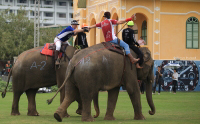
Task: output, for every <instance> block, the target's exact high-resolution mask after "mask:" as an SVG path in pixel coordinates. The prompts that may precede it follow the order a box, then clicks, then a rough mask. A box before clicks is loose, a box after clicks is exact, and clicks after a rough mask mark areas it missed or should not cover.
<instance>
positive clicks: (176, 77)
mask: <svg viewBox="0 0 200 124" xmlns="http://www.w3.org/2000/svg"><path fill="white" fill-rule="evenodd" d="M172 79H173V88H172V90H173V93H174V94H176V87H177V82H178V73H177V70H176V69H174V73H173V75H172Z"/></svg>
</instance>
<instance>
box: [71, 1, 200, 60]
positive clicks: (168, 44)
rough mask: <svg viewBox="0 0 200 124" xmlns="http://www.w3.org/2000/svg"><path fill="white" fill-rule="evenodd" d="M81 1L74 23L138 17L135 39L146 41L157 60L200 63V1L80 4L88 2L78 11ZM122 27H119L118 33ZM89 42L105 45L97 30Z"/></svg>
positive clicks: (92, 32) (90, 33) (91, 32)
mask: <svg viewBox="0 0 200 124" xmlns="http://www.w3.org/2000/svg"><path fill="white" fill-rule="evenodd" d="M78 1H79V0H73V2H74V19H78V20H80V23H81V24H82V23H87V24H88V25H90V26H91V25H94V24H96V23H99V22H101V21H102V20H103V14H104V12H105V11H110V12H111V18H112V19H116V20H121V19H126V18H129V17H131V15H133V14H136V19H135V20H134V23H135V26H134V29H135V30H137V31H138V34H136V39H137V40H138V38H139V37H140V36H143V37H144V39H145V40H146V42H147V45H146V47H148V48H149V49H150V50H151V52H152V56H153V59H154V60H174V59H176V58H180V59H181V60H200V54H199V53H200V38H199V36H200V24H199V22H200V0H81V1H82V2H83V1H86V8H78V6H77V5H78ZM79 2H80V1H79ZM122 27H123V25H118V26H117V27H116V32H118V31H119V30H120V29H121V28H122ZM125 28H126V26H125ZM121 32H122V31H121ZM121 32H119V34H118V37H119V38H120V39H121ZM87 38H88V42H89V46H92V45H95V44H98V43H100V42H103V41H104V37H103V34H102V31H101V29H97V28H96V29H92V30H91V31H90V32H89V33H88V35H87Z"/></svg>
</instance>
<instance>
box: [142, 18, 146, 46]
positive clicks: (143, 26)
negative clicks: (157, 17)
mask: <svg viewBox="0 0 200 124" xmlns="http://www.w3.org/2000/svg"><path fill="white" fill-rule="evenodd" d="M142 38H143V40H144V41H146V43H147V21H145V20H144V21H143V23H142Z"/></svg>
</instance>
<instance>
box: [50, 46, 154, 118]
mask: <svg viewBox="0 0 200 124" xmlns="http://www.w3.org/2000/svg"><path fill="white" fill-rule="evenodd" d="M141 50H142V51H143V53H144V56H145V58H146V59H145V63H144V65H143V68H142V69H137V68H136V66H135V64H131V63H130V60H129V59H128V57H126V58H125V60H124V58H123V56H122V55H119V54H118V53H116V52H111V51H109V50H108V49H106V48H105V47H104V46H103V45H102V44H101V43H100V44H97V45H94V46H92V47H89V48H87V49H84V50H82V52H78V53H76V54H75V55H74V56H73V58H72V59H71V60H70V63H69V65H68V67H67V72H66V78H65V80H64V83H63V84H62V86H61V87H60V88H59V89H58V91H57V92H56V94H55V96H56V95H57V93H58V92H59V90H61V89H62V87H64V86H65V98H64V101H63V102H62V103H61V105H60V107H59V108H58V109H57V110H56V112H55V113H54V118H55V119H56V120H57V121H59V122H61V121H62V118H63V117H64V113H65V110H66V108H68V107H69V105H70V104H71V103H72V102H73V101H75V100H76V96H77V94H79V95H80V97H81V100H82V121H94V118H93V117H92V116H91V101H92V99H94V98H95V99H96V97H97V95H96V94H98V92H99V91H100V90H107V91H108V103H107V104H108V105H107V112H106V115H105V117H104V119H105V120H115V118H114V116H113V113H114V109H115V106H116V102H117V99H118V93H119V88H120V86H121V85H122V84H124V85H125V87H126V89H127V92H128V94H129V97H130V100H131V102H132V105H133V108H134V119H136V120H143V119H145V117H144V116H143V114H142V108H141V100H140V90H139V85H138V82H137V80H138V79H140V80H146V82H147V85H146V97H147V101H148V104H149V106H150V108H151V111H149V114H151V115H153V114H155V106H154V103H153V100H152V83H153V80H154V78H153V66H154V62H153V59H152V58H151V56H150V51H149V50H148V49H147V48H141ZM131 54H132V55H133V56H134V57H135V58H136V54H135V53H134V52H133V51H132V50H131ZM147 58H148V59H147ZM123 60H124V61H123ZM124 62H125V65H126V66H125V71H124V72H123V70H124ZM122 75H123V76H122ZM77 77H78V78H77ZM121 81H122V82H121ZM55 96H54V97H53V98H55ZM53 98H52V99H51V100H50V101H51V102H52V101H53ZM95 104H96V103H95Z"/></svg>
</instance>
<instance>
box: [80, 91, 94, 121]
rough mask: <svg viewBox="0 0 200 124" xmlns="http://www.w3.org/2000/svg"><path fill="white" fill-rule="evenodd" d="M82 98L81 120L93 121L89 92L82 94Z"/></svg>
mask: <svg viewBox="0 0 200 124" xmlns="http://www.w3.org/2000/svg"><path fill="white" fill-rule="evenodd" d="M81 98H82V103H83V109H82V121H90V122H91V121H94V118H93V117H92V115H91V103H92V97H91V96H89V94H87V95H86V94H84V97H81Z"/></svg>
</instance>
